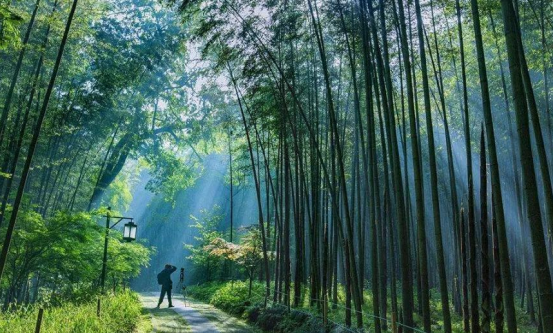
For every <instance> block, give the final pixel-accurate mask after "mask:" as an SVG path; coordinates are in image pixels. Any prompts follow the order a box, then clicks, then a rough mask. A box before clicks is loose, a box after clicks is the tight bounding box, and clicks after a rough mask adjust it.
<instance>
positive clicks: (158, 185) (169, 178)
mask: <svg viewBox="0 0 554 333" xmlns="http://www.w3.org/2000/svg"><path fill="white" fill-rule="evenodd" d="M199 169H200V166H199V165H197V163H187V162H186V161H185V160H184V159H183V158H180V157H177V156H176V155H175V154H174V153H172V152H167V151H161V152H160V153H159V154H158V155H157V156H156V159H155V160H154V161H152V164H151V165H150V175H151V176H152V178H151V179H150V180H149V181H148V183H147V184H146V189H147V190H149V191H151V192H153V193H160V194H163V197H164V200H166V201H170V202H171V203H172V204H173V205H175V203H176V199H177V194H178V193H179V192H180V191H183V190H185V189H186V188H188V187H190V186H192V185H194V183H195V182H196V180H197V179H198V177H199V176H200V172H199Z"/></svg>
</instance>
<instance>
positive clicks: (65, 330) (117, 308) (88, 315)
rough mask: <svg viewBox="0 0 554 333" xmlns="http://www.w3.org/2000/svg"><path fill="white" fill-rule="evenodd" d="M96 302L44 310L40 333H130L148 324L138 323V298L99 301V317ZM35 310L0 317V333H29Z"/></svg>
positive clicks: (122, 296) (126, 296) (125, 296)
mask: <svg viewBox="0 0 554 333" xmlns="http://www.w3.org/2000/svg"><path fill="white" fill-rule="evenodd" d="M96 304H97V303H96V300H92V301H88V302H85V303H81V304H74V303H70V302H67V303H64V304H62V305H61V306H57V307H51V308H46V309H44V315H43V319H42V326H41V331H40V332H41V333H132V332H148V331H136V330H137V329H138V328H139V327H138V326H137V325H138V324H139V323H140V324H141V325H144V326H146V329H148V327H147V326H148V324H147V323H146V322H145V321H144V320H143V319H141V318H142V317H141V316H143V315H144V314H143V312H142V306H141V304H140V301H139V299H138V296H137V295H136V294H135V293H132V292H121V293H118V294H116V295H114V296H104V297H102V299H101V314H100V317H98V316H97V315H96ZM38 311H39V309H38V306H33V307H28V308H22V309H20V310H18V311H13V312H8V313H2V314H1V315H0V332H10V333H27V332H33V331H34V329H35V325H36V320H37V315H38Z"/></svg>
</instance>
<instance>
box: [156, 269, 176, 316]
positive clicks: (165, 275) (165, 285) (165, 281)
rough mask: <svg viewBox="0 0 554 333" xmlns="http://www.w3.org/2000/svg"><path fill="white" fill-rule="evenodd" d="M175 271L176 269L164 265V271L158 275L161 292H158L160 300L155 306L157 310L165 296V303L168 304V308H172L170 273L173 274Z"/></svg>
mask: <svg viewBox="0 0 554 333" xmlns="http://www.w3.org/2000/svg"><path fill="white" fill-rule="evenodd" d="M176 270H177V267H175V266H173V265H170V264H166V265H165V267H164V269H163V270H162V271H161V272H160V273H158V284H159V285H161V286H162V290H161V292H160V300H159V301H158V306H156V308H157V309H159V308H160V305H161V304H162V302H163V300H164V297H165V295H166V294H167V301H168V302H169V306H168V308H172V307H173V304H172V303H171V289H173V281H171V273H173V272H175V271H176Z"/></svg>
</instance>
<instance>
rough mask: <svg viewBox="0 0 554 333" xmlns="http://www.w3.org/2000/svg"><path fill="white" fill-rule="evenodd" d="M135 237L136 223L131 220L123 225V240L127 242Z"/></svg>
mask: <svg viewBox="0 0 554 333" xmlns="http://www.w3.org/2000/svg"><path fill="white" fill-rule="evenodd" d="M136 238H137V225H136V224H135V223H134V222H133V221H132V220H131V221H130V222H127V223H125V225H124V226H123V240H126V241H128V242H131V241H134V240H135V239H136Z"/></svg>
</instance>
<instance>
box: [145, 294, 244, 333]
mask: <svg viewBox="0 0 554 333" xmlns="http://www.w3.org/2000/svg"><path fill="white" fill-rule="evenodd" d="M176 296H177V295H176ZM140 298H141V301H142V304H143V306H144V309H146V310H147V311H148V312H149V314H150V318H151V324H152V329H151V332H157V333H158V332H159V333H177V332H178V333H224V332H225V333H226V332H230V333H253V332H255V331H254V330H253V329H252V328H251V327H250V326H249V325H248V324H246V323H244V322H242V321H241V320H239V319H237V318H235V317H232V316H230V315H228V314H226V313H225V312H223V311H221V310H219V309H216V308H215V307H213V306H211V305H209V304H205V303H201V302H198V301H194V300H188V299H187V300H186V304H185V302H184V300H183V299H182V296H180V295H179V296H177V297H174V298H173V305H174V306H175V307H174V308H171V309H169V308H167V303H165V302H164V303H165V304H162V307H161V308H160V309H156V308H155V307H156V304H157V301H158V293H154V292H152V293H141V295H140ZM141 333H142V332H141ZM144 333H146V332H144Z"/></svg>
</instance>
